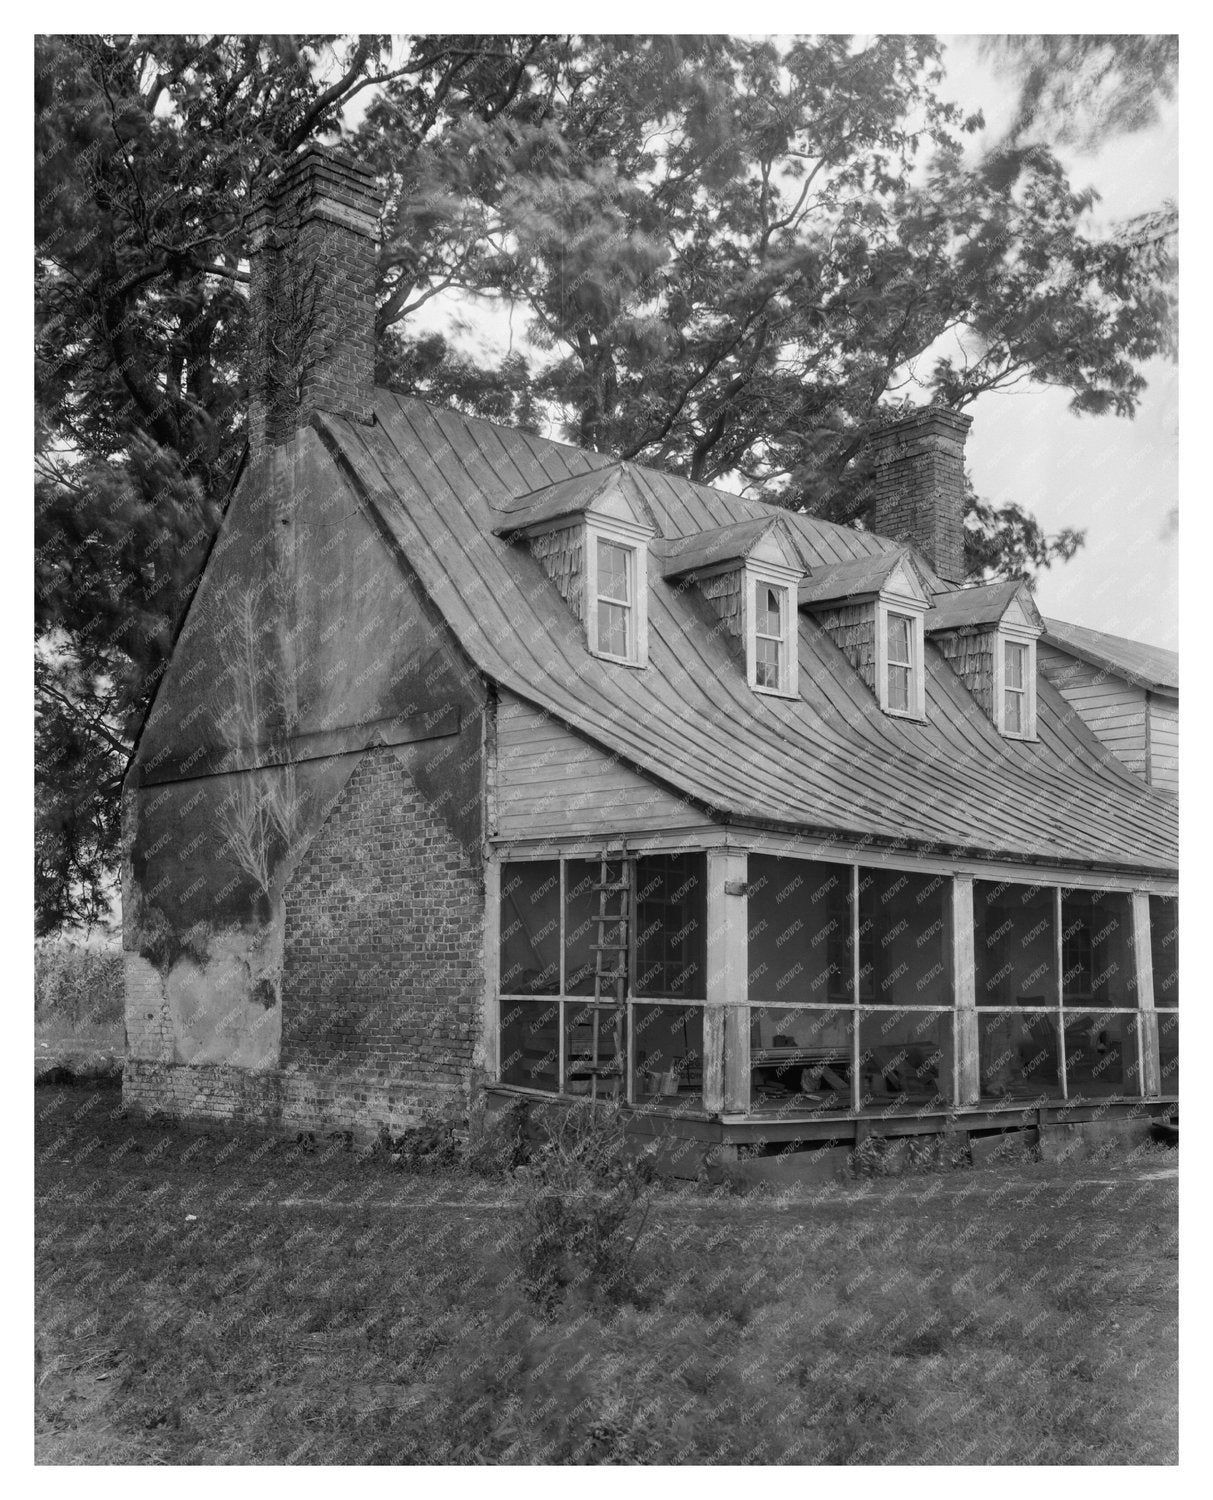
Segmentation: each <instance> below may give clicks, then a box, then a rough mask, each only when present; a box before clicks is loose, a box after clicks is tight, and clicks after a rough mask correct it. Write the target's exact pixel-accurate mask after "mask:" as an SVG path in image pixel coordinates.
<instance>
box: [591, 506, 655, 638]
mask: <svg viewBox="0 0 1213 1500" xmlns="http://www.w3.org/2000/svg"><path fill="white" fill-rule="evenodd" d="M652 536H653V531H652V528H651V527H648V526H640V525H638V524H637V523H636V522H634V521H623V520H620V519H619V518H618V517H615V516H598V515H587V516H586V518H585V529H584V532H583V537H582V552H583V556H584V559H585V586H584V592H583V599H584V601H585V638H586V646H587V647H588V649H589V652H590V655H591V656H596V657H597V658H598V660H599V661H611V662H616V663H618V665H620V666H624V667H647V666H648V664H649V541H650V539H651V537H652ZM600 538H601V540H602V541H604V542H614V543H615V545H616V546H619V547H626V548H628V549H629V551H630V552H631V554H632V560H631V584H632V601H633V602H632V611H633V615H632V630H633V636H634V639H633V640H632V642H631V645H632V651H631V653H630V654H629V655H627V656H615V655H613V654H612V653H610V652H608V651H600V650H599V649H598V542H599V539H600Z"/></svg>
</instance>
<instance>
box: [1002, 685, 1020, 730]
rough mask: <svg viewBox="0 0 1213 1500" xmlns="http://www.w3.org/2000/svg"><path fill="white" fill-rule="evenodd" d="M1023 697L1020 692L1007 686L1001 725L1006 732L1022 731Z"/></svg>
mask: <svg viewBox="0 0 1213 1500" xmlns="http://www.w3.org/2000/svg"><path fill="white" fill-rule="evenodd" d="M1023 698H1024V695H1023V694H1022V693H1016V692H1012V691H1011V690H1010V689H1009V688H1008V690H1007V693H1006V703H1005V707H1004V709H1003V727H1004V728H1005V729H1006V731H1007V733H1008V734H1022V733H1023Z"/></svg>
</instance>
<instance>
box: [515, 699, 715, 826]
mask: <svg viewBox="0 0 1213 1500" xmlns="http://www.w3.org/2000/svg"><path fill="white" fill-rule="evenodd" d="M495 802H496V808H497V833H498V835H499V836H500V837H501V838H512V839H533V838H552V837H557V836H560V835H563V834H572V835H577V834H585V833H589V834H599V833H601V834H604V835H613V834H618V833H641V832H655V831H657V830H660V829H664V828H687V827H699V826H703V827H709V826H710V825H711V819H710V818H708V817H706V816H705V815H704V814H703V812H702V811H700V809H698V808H696V807H694V806H693V805H689V804H687V803H686V802H684V801H683V800H682V798H680V797H677V796H675V795H674V794H673V793H672V792H668V791H666V790H665V788H664V787H659V786H657V785H656V784H655V783H654V782H651V781H649V780H648V779H647V778H645V777H644V776H640V775H638V774H637V773H636V772H635V771H633V770H631V769H630V768H629V767H627V766H624V765H621V764H620V763H619V762H618V761H617V760H615V759H614V758H613V757H612V756H610V755H608V754H607V752H606V751H605V750H601V749H599V747H598V746H597V745H591V744H590V743H589V742H588V741H586V740H583V739H581V738H580V737H579V736H578V735H575V734H573V733H572V732H571V731H570V730H568V729H566V728H565V727H564V726H563V725H562V724H560V723H558V722H557V721H556V720H555V719H552V718H549V717H548V716H547V715H546V714H545V713H544V712H543V710H542V709H539V708H535V707H534V706H533V705H531V704H529V703H525V702H523V700H522V699H520V698H516V697H514V695H513V694H512V693H509V692H502V694H501V697H500V700H499V703H498V708H497V772H496V798H495Z"/></svg>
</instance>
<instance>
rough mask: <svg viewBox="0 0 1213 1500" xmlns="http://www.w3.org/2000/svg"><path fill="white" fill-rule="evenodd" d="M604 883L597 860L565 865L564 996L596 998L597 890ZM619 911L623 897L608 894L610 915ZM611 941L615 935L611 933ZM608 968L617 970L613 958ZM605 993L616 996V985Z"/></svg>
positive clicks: (611, 873)
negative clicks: (601, 882) (596, 887)
mask: <svg viewBox="0 0 1213 1500" xmlns="http://www.w3.org/2000/svg"><path fill="white" fill-rule="evenodd" d="M607 874H608V875H609V876H610V877H611V878H612V879H615V878H617V877H618V874H619V866H618V865H614V866H611V867H609V868H608V870H607ZM601 879H602V865H601V863H600V862H599V861H598V860H596V859H569V860H566V861H565V865H564V885H565V899H564V992H565V994H566V995H592V994H593V993H594V946H593V945H594V944H595V943H596V942H597V941H598V892H597V891H596V890H594V886H596V885H597V884H598V883H599V881H600V880H601ZM618 910H619V896H618V894H617V893H616V892H615V891H608V892H607V911H618ZM607 939H608V941H610V939H611V934H610V933H609V932H608V934H607ZM606 958H607V962H606V963H605V964H604V968H613V967H614V965H613V963H612V961H611V955H609V954H608V955H606ZM604 993H606V994H608V995H612V996H613V995H614V993H615V986H614V984H613V983H612V984H608V985H606V986H605V990H604Z"/></svg>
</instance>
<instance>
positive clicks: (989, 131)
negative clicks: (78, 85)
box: [347, 36, 1179, 649]
mask: <svg viewBox="0 0 1213 1500" xmlns="http://www.w3.org/2000/svg"><path fill="white" fill-rule="evenodd" d="M978 40H979V39H978V38H974V37H963V36H962V37H952V38H948V39H947V42H948V48H947V59H946V60H947V66H948V77H947V83H946V86H945V88H944V90H943V92H944V94H945V96H946V97H951V98H954V99H956V100H957V102H959V103H961V104H963V105H964V106H965V107H966V108H968V109H977V108H980V109H981V110H982V111H983V113H984V115H985V118H986V122H987V123H986V129H985V132H984V133H983V134H981V135H978V136H976V137H973V138H972V141H971V145H970V150H971V151H972V152H974V153H975V154H976V153H977V152H979V151H981V150H982V149H983V148H984V147H986V146H989V145H993V144H994V143H995V142H996V141H997V140H998V139H999V138H1000V137H1001V135H1002V133H1003V131H1004V129H1005V127H1006V125H1007V123H1008V119H1009V116H1010V112H1011V110H1012V108H1013V106H1014V101H1015V97H1016V89H1015V84H1014V81H1013V80H1011V79H1010V78H1004V77H1000V76H999V75H998V74H997V73H996V72H995V71H994V69H993V68H992V66H991V65H990V64H989V63H988V62H986V61H985V60H983V59H982V58H981V56H980V52H979V46H978ZM358 113H361V111H358ZM1177 116H1178V111H1177V107H1176V106H1167V107H1164V111H1163V115H1162V118H1161V120H1160V121H1159V123H1158V125H1157V126H1155V127H1154V128H1152V129H1150V130H1146V131H1142V132H1140V133H1139V134H1137V135H1132V136H1121V137H1118V138H1117V139H1115V140H1113V141H1111V142H1110V143H1109V144H1108V146H1106V147H1105V148H1104V149H1103V150H1101V151H1099V152H1098V153H1095V154H1086V155H1079V154H1077V153H1075V152H1060V153H1059V154H1060V155H1061V156H1062V158H1063V160H1064V161H1065V163H1066V166H1067V168H1068V170H1069V173H1070V181H1071V184H1072V185H1073V186H1074V187H1075V188H1076V189H1081V188H1084V187H1088V186H1090V187H1094V188H1095V189H1096V190H1097V191H1098V193H1099V195H1100V200H1101V201H1100V202H1099V203H1098V204H1097V205H1096V207H1095V209H1094V210H1093V213H1092V223H1093V226H1099V227H1101V228H1102V227H1105V226H1108V225H1111V224H1113V223H1114V222H1116V221H1117V220H1120V219H1124V218H1127V217H1129V216H1131V215H1133V214H1137V213H1142V212H1145V211H1146V210H1148V209H1152V208H1157V207H1159V205H1160V204H1161V203H1162V202H1163V201H1164V200H1165V199H1168V198H1170V199H1173V200H1177V199H1178V161H1177V157H1178V123H1177ZM353 119H354V115H353V113H351V115H350V116H349V118H348V119H347V123H353ZM422 313H423V315H422V316H421V317H420V318H419V319H418V323H417V325H415V326H426V327H435V328H443V329H444V330H445V331H446V332H447V333H448V335H450V334H452V333H453V331H454V330H453V327H452V318H454V319H455V320H456V321H457V322H463V324H464V326H463V330H462V333H461V334H460V335H459V336H458V337H457V339H456V341H457V342H458V343H459V344H460V346H461V347H463V348H464V349H466V350H467V351H468V352H470V353H471V352H477V351H478V352H480V353H482V354H483V355H484V356H485V357H486V358H491V359H494V360H495V359H498V358H500V356H501V354H502V353H503V352H504V351H505V349H506V348H508V347H509V340H510V335H511V329H510V325H509V320H508V319H507V318H506V317H505V316H504V314H502V313H500V312H499V311H498V310H496V309H492V310H483V309H479V310H478V309H476V308H475V307H474V306H473V305H471V304H469V303H466V302H464V303H462V305H459V304H457V303H455V302H452V301H444V302H441V303H440V301H439V299H434V301H432V302H430V303H429V304H427V306H426V308H424V309H423V310H422ZM465 320H470V326H469V323H468V321H465ZM526 321H527V319H526V316H525V314H524V313H522V312H521V311H519V312H517V313H516V314H515V317H514V320H513V329H512V333H513V337H514V339H515V340H516V341H521V339H522V331H523V327H524V325H525V323H526ZM1145 375H1146V378H1147V380H1148V382H1149V388H1148V390H1147V391H1146V392H1145V395H1144V397H1143V399H1142V402H1141V407H1140V409H1139V411H1138V414H1137V416H1136V417H1135V418H1133V419H1132V420H1131V421H1130V420H1127V419H1125V418H1121V417H1113V416H1101V417H1090V416H1084V417H1079V416H1075V415H1073V414H1072V413H1071V412H1070V410H1069V393H1068V392H1066V391H1060V390H1053V389H1048V388H1043V387H1035V386H1028V385H1026V384H1025V385H1023V386H1020V387H1018V388H1017V389H1016V390H1015V391H1012V392H1005V393H992V394H989V395H985V396H982V397H979V398H978V400H977V401H975V402H974V403H973V405H972V406H970V407H969V408H968V411H969V413H970V414H971V415H972V417H973V426H972V428H971V430H970V433H969V439H968V462H969V468H970V471H971V473H972V476H973V482H974V484H975V485H976V488H977V492H978V494H980V495H981V496H982V497H983V498H984V499H986V500H990V501H993V502H994V503H996V504H1005V503H1006V502H1008V501H1015V502H1017V503H1019V504H1020V505H1022V506H1024V507H1025V508H1026V509H1028V510H1029V511H1032V512H1033V513H1034V514H1035V515H1036V516H1037V517H1038V519H1039V520H1040V521H1041V523H1042V525H1043V526H1044V527H1045V529H1046V531H1048V532H1050V533H1052V532H1055V531H1057V530H1059V529H1060V528H1061V527H1063V526H1073V527H1077V528H1080V529H1083V530H1085V531H1086V534H1087V542H1086V545H1085V547H1083V548H1082V549H1080V551H1079V552H1078V554H1077V556H1076V557H1075V558H1074V559H1073V560H1072V561H1071V562H1069V563H1064V564H1059V565H1056V566H1055V567H1054V568H1052V569H1051V570H1050V571H1047V572H1045V573H1042V575H1041V577H1040V581H1039V584H1038V586H1037V592H1036V597H1037V602H1038V604H1039V606H1040V609H1041V612H1042V613H1043V614H1046V615H1052V616H1056V617H1058V618H1061V619H1064V620H1071V621H1074V622H1075V623H1077V624H1080V625H1089V626H1093V627H1094V628H1096V629H1099V630H1109V631H1112V632H1113V633H1115V634H1117V635H1127V636H1132V637H1135V638H1136V639H1138V640H1144V641H1150V642H1152V643H1154V644H1155V645H1160V646H1167V647H1170V648H1172V649H1177V648H1178V644H1179V642H1178V631H1179V626H1178V607H1177V581H1178V533H1177V528H1176V524H1175V521H1176V508H1177V505H1178V461H1177V451H1176V450H1177V441H1178V437H1177V433H1178V379H1177V372H1176V369H1175V367H1174V365H1172V364H1171V363H1170V362H1169V361H1161V360H1160V361H1155V362H1153V363H1152V364H1151V365H1150V366H1148V367H1147V369H1146V370H1145ZM923 399H925V393H924V398H923Z"/></svg>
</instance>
